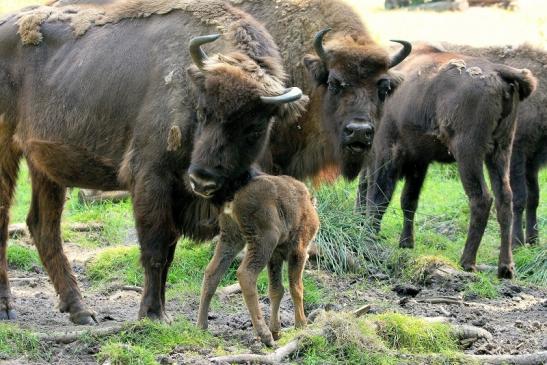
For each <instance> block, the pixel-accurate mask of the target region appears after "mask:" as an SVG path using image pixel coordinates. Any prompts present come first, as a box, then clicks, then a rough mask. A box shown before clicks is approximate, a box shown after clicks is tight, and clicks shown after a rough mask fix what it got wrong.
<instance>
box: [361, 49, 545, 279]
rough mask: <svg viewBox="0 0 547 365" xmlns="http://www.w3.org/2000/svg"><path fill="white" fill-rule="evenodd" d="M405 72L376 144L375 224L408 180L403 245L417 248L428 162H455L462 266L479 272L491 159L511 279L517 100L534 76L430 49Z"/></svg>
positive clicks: (502, 262) (504, 269)
mask: <svg viewBox="0 0 547 365" xmlns="http://www.w3.org/2000/svg"><path fill="white" fill-rule="evenodd" d="M415 49H416V47H415ZM400 71H402V72H403V73H404V74H405V81H404V83H403V84H402V85H401V86H400V87H399V88H398V90H396V92H395V93H394V94H393V95H392V96H391V97H390V98H389V99H388V101H387V102H386V112H385V114H384V117H383V118H382V121H381V123H380V127H379V129H378V132H377V134H376V137H375V140H374V146H373V154H374V158H375V161H374V167H373V174H372V180H371V184H370V185H369V191H368V195H367V203H368V204H369V205H368V207H367V212H368V214H369V215H370V216H372V217H373V221H374V224H375V227H376V228H377V229H379V225H380V220H381V218H382V215H383V213H384V211H385V209H386V207H387V205H388V204H389V202H390V200H391V196H392V193H393V190H394V188H395V184H396V182H397V179H399V178H404V179H405V186H404V189H403V193H402V196H401V208H402V210H403V214H404V225H403V232H402V234H401V238H400V246H401V247H409V248H411V247H413V246H414V232H413V221H414V213H415V211H416V207H417V203H418V197H419V194H420V189H421V187H422V184H423V181H424V178H425V175H426V172H427V167H428V166H429V164H430V163H431V162H433V161H438V162H454V161H456V162H457V163H458V169H459V172H460V179H461V181H462V184H463V187H464V189H465V192H466V194H467V196H468V197H469V200H470V209H471V217H470V221H469V232H468V235H467V241H466V244H465V248H464V251H463V255H462V257H461V261H460V263H461V265H462V267H463V268H464V269H466V270H475V262H476V256H477V250H478V248H479V244H480V241H481V238H482V236H483V233H484V229H485V227H486V223H487V220H488V215H489V212H490V207H491V205H492V198H491V196H490V194H489V193H488V188H487V186H486V183H485V180H484V176H483V170H482V169H483V164H484V163H486V167H487V169H488V172H489V175H490V180H491V182H492V188H493V190H494V196H495V198H496V212H497V218H498V222H499V225H500V230H501V249H500V258H499V265H498V276H499V277H502V278H511V277H513V275H514V267H513V266H514V265H513V259H512V253H511V220H512V212H511V198H512V194H511V187H510V185H509V160H510V155H511V145H512V142H513V135H514V131H515V126H516V115H517V109H518V106H519V103H520V101H522V100H524V99H525V98H527V97H528V96H529V95H530V94H531V93H532V91H533V90H534V89H535V85H536V80H535V79H534V77H533V76H532V74H531V73H530V71H528V70H526V69H522V70H521V69H516V68H513V67H509V66H505V65H501V64H495V63H491V62H489V61H487V60H486V59H484V58H476V57H469V56H464V55H460V54H455V53H450V52H443V51H441V50H439V49H436V48H434V47H430V46H423V47H421V48H420V49H418V50H415V54H414V55H413V56H411V57H410V58H409V59H407V60H406V62H404V63H403V64H402V65H401V67H400Z"/></svg>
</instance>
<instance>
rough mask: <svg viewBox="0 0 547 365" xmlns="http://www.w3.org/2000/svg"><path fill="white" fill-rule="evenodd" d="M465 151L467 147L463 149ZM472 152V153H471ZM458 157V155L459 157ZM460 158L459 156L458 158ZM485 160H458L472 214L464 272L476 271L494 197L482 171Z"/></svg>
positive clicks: (465, 158) (462, 259) (464, 157)
mask: <svg viewBox="0 0 547 365" xmlns="http://www.w3.org/2000/svg"><path fill="white" fill-rule="evenodd" d="M463 149H464V151H465V152H467V151H466V150H465V147H463ZM469 152H472V151H469ZM457 156H458V155H457ZM458 157H459V156H458ZM483 161H484V160H483V158H480V156H475V155H473V154H472V153H469V154H468V155H464V156H463V158H457V162H458V169H459V171H460V179H461V181H462V184H463V187H464V190H465V193H466V194H467V197H468V198H469V205H470V210H471V214H470V217H469V230H468V232H467V240H466V241H465V247H464V250H463V254H462V257H461V259H460V264H461V265H462V267H463V268H464V270H468V271H474V270H476V267H475V265H476V261H477V251H478V249H479V245H480V242H481V239H482V236H483V234H484V230H485V228H486V223H487V222H488V215H489V213H490V207H491V206H492V197H491V196H490V194H489V193H488V188H487V186H486V182H485V181H484V175H483V171H482V164H483Z"/></svg>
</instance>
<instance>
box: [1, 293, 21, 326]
mask: <svg viewBox="0 0 547 365" xmlns="http://www.w3.org/2000/svg"><path fill="white" fill-rule="evenodd" d="M15 319H17V314H16V313H15V310H14V309H13V307H12V305H11V300H10V298H1V299H0V321H13V320H15Z"/></svg>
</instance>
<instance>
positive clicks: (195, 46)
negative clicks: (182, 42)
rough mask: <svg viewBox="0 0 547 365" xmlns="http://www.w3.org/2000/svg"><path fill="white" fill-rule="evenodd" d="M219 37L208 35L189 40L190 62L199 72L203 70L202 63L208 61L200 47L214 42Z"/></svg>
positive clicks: (218, 35)
mask: <svg viewBox="0 0 547 365" xmlns="http://www.w3.org/2000/svg"><path fill="white" fill-rule="evenodd" d="M219 37H220V34H210V35H203V36H200V37H194V38H192V39H190V42H189V43H188V48H189V49H190V56H192V60H193V61H194V63H195V64H196V66H197V67H198V68H199V69H200V70H202V69H203V65H204V61H205V60H207V59H208V57H207V54H206V53H205V52H204V51H203V50H202V49H201V46H202V45H204V44H206V43H211V42H214V41H216V40H217V39H218V38H219Z"/></svg>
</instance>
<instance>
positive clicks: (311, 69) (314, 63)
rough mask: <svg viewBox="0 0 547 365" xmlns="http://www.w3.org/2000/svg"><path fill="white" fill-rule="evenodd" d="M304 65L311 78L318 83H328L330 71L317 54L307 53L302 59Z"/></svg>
mask: <svg viewBox="0 0 547 365" xmlns="http://www.w3.org/2000/svg"><path fill="white" fill-rule="evenodd" d="M302 62H303V63H304V67H306V70H308V74H309V76H310V78H311V79H312V80H313V81H314V82H315V83H316V84H317V85H321V84H326V83H327V80H328V78H329V71H328V70H327V68H326V67H325V64H324V63H323V61H321V59H320V58H319V57H317V56H313V55H309V54H308V55H305V56H304V59H303V61H302Z"/></svg>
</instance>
